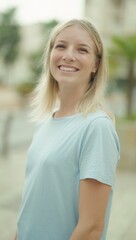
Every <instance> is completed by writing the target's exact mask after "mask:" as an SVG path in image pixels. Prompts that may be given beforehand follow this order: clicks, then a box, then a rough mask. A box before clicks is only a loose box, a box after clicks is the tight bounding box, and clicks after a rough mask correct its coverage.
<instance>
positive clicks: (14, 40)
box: [0, 8, 20, 65]
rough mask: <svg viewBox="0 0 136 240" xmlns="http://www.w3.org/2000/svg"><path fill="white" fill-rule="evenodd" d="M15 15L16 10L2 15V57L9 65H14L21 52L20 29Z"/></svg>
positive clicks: (0, 50)
mask: <svg viewBox="0 0 136 240" xmlns="http://www.w3.org/2000/svg"><path fill="white" fill-rule="evenodd" d="M15 13H16V8H10V9H8V10H6V11H5V12H4V13H0V56H1V57H2V60H3V62H4V63H5V64H8V65H11V64H13V62H14V61H15V60H16V58H17V55H18V52H19V50H18V45H19V42H20V32H19V28H20V27H19V25H18V24H17V23H16V20H15Z"/></svg>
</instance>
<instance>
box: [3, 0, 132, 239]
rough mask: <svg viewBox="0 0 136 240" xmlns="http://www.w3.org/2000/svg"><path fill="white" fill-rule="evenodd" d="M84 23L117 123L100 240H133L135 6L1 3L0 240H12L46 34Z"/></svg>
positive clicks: (107, 0)
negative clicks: (100, 58) (101, 58)
mask: <svg viewBox="0 0 136 240" xmlns="http://www.w3.org/2000/svg"><path fill="white" fill-rule="evenodd" d="M82 17H85V18H89V19H90V20H91V22H92V23H93V24H94V25H95V26H96V28H97V29H98V31H99V32H100V33H101V36H102V39H103V41H104V45H105V48H106V51H107V58H108V65H109V85H108V87H107V92H106V102H107V105H108V106H109V107H110V108H111V110H112V111H113V112H114V114H115V116H116V127H117V132H118V135H119V138H120V143H121V161H120V164H119V167H118V171H117V180H116V190H115V195H114V199H113V208H112V214H111V220H110V225H109V230H108V236H107V240H135V239H136V228H135V224H136V208H135V201H136V0H129V1H128V0H103V1H101V0H74V1H73V0H66V1H63V0H56V1H53V0H50V1H47V0H38V1H37V0H35V1H32V0H28V1H23V0H1V1H0V240H11V239H13V238H14V235H15V232H16V222H17V216H18V210H19V204H20V199H21V192H22V188H23V183H24V174H25V163H26V160H27V150H28V147H29V144H30V142H31V140H32V136H33V133H34V129H35V124H34V123H31V122H30V121H29V119H28V116H29V113H30V108H29V103H30V97H29V96H30V95H29V93H30V92H31V91H32V90H33V88H34V87H35V85H36V83H37V82H38V79H39V77H40V75H41V71H42V63H43V52H44V48H45V46H46V42H47V40H48V37H49V34H50V32H51V30H52V28H53V27H54V26H55V25H56V24H57V23H59V22H61V21H63V20H68V19H71V18H82Z"/></svg>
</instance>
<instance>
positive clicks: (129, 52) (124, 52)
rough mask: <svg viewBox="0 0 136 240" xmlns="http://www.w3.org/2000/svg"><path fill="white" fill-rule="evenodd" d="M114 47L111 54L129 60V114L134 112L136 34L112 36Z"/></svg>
mask: <svg viewBox="0 0 136 240" xmlns="http://www.w3.org/2000/svg"><path fill="white" fill-rule="evenodd" d="M112 43H113V47H112V48H111V49H110V55H112V57H113V56H114V57H116V61H117V62H118V61H120V60H121V59H122V58H123V59H124V60H125V61H126V62H127V76H126V83H127V89H126V92H127V116H128V117H130V116H131V115H132V114H133V111H132V102H133V90H134V87H135V85H136V76H135V64H136V35H135V34H134V35H131V36H123V37H121V36H114V37H113V38H112Z"/></svg>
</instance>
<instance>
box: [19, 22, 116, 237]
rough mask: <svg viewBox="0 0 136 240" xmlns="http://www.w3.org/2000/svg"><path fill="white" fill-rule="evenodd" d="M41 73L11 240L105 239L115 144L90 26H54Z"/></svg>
mask: <svg viewBox="0 0 136 240" xmlns="http://www.w3.org/2000/svg"><path fill="white" fill-rule="evenodd" d="M44 70H45V71H44V72H45V73H44V75H43V78H42V80H41V81H40V83H39V84H38V86H37V88H36V91H35V92H36V96H35V100H34V104H35V113H34V114H35V118H36V119H37V120H40V123H39V124H38V126H37V129H36V133H35V135H34V138H33V141H32V144H31V146H30V149H29V152H28V162H27V168H26V180H25V189H24V192H23V197H22V204H21V210H20V215H19V219H18V231H17V236H18V240H105V239H106V232H107V227H108V222H109V216H110V210H111V202H112V195H113V191H114V179H115V172H116V166H117V163H118V160H119V140H118V136H117V134H116V131H115V127H114V124H113V122H112V119H111V117H110V115H109V114H108V113H107V112H106V111H105V110H104V106H103V96H104V89H105V85H106V80H107V76H106V64H105V56H104V49H103V44H102V41H101V38H100V36H99V34H98V32H97V31H96V29H95V28H94V26H93V25H92V24H91V23H90V22H89V21H88V20H71V21H68V22H66V23H63V24H61V25H59V26H57V27H56V28H55V29H54V31H53V33H52V35H51V38H50V40H49V43H48V46H47V49H46V54H45V65H44ZM55 108H56V110H54V109H55ZM47 113H48V117H46V116H47ZM49 115H50V116H49Z"/></svg>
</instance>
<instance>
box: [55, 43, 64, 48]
mask: <svg viewBox="0 0 136 240" xmlns="http://www.w3.org/2000/svg"><path fill="white" fill-rule="evenodd" d="M55 48H60V49H64V48H65V45H64V44H57V45H56V46H55Z"/></svg>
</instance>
